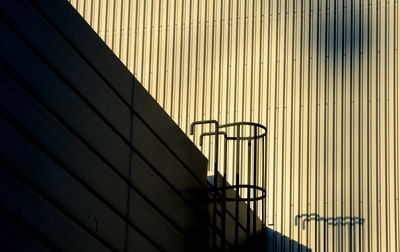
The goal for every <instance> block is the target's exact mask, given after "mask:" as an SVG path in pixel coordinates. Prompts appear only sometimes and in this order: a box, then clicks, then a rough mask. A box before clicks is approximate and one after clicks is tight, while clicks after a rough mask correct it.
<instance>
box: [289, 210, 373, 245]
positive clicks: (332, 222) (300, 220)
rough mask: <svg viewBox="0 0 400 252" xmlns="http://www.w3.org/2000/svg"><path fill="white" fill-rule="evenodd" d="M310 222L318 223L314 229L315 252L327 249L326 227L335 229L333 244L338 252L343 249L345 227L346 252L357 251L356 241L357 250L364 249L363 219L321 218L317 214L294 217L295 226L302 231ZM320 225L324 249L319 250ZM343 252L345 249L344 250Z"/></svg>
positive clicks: (327, 231)
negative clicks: (346, 238)
mask: <svg viewBox="0 0 400 252" xmlns="http://www.w3.org/2000/svg"><path fill="white" fill-rule="evenodd" d="M311 221H316V222H318V226H317V228H316V232H318V234H317V233H316V234H315V237H316V239H317V240H316V248H315V250H316V251H325V250H326V249H327V245H328V237H329V229H328V228H327V227H328V226H333V228H336V229H337V230H336V232H337V235H336V241H334V244H335V245H336V246H337V248H338V251H339V252H340V251H341V248H343V245H344V244H343V240H344V238H342V236H343V234H344V230H343V229H344V228H346V227H347V234H348V249H347V251H357V246H356V243H357V241H358V242H359V244H358V247H359V250H361V249H362V248H363V247H364V223H365V219H364V218H360V217H357V216H354V217H350V216H344V217H342V216H337V217H328V218H325V217H322V216H320V215H318V214H315V213H312V214H301V215H297V216H296V217H295V225H296V226H300V225H301V228H302V230H304V229H306V223H308V222H311ZM321 223H322V225H323V228H324V229H323V230H324V233H323V239H324V242H323V244H324V248H322V250H321ZM356 226H358V232H359V234H360V235H359V239H358V240H357V237H356V232H357V227H356ZM344 250H345V249H344Z"/></svg>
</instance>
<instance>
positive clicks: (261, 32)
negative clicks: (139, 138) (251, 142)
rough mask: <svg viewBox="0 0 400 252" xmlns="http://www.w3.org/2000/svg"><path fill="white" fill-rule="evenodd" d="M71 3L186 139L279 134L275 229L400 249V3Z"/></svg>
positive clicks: (274, 137)
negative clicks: (249, 127) (249, 129)
mask: <svg viewBox="0 0 400 252" xmlns="http://www.w3.org/2000/svg"><path fill="white" fill-rule="evenodd" d="M70 2H71V4H72V5H73V6H75V8H76V9H77V10H78V11H79V12H80V13H81V14H82V15H83V16H84V18H85V19H86V20H87V21H88V22H89V23H90V24H91V26H92V27H93V29H94V30H96V31H97V32H98V34H99V35H100V36H101V37H102V38H103V39H104V40H105V41H106V43H107V44H108V45H109V46H110V48H111V49H112V50H113V51H114V52H115V53H116V54H117V55H118V56H119V57H120V59H121V61H122V62H124V63H125V64H126V65H127V67H128V68H129V69H130V70H131V71H132V72H133V73H134V75H135V76H136V78H137V79H138V80H139V81H140V82H141V83H142V84H143V85H144V86H145V87H146V89H147V90H148V91H149V92H150V93H151V94H152V95H153V97H154V98H155V99H156V100H157V101H158V102H159V103H160V105H161V106H162V107H163V108H164V109H165V110H166V111H167V112H168V113H169V114H170V115H171V117H172V118H173V119H174V120H175V122H176V123H177V124H178V125H179V126H180V127H181V128H182V130H183V131H184V132H186V133H188V125H189V124H190V123H191V122H192V121H194V120H202V119H217V120H218V121H219V122H220V123H229V122H236V121H253V122H258V123H261V124H263V125H266V126H267V128H268V134H267V139H266V146H265V148H266V150H267V153H266V155H267V161H266V164H267V166H268V171H267V174H266V179H267V192H268V193H267V196H268V200H267V211H266V216H267V224H268V225H269V227H270V228H273V229H274V230H276V231H278V232H280V233H282V235H285V236H288V237H290V238H291V239H294V240H296V241H299V242H300V243H301V244H304V245H306V246H307V247H309V248H311V249H313V250H316V251H352V250H361V249H362V250H364V251H399V249H400V221H399V214H400V210H399V209H400V205H399V194H400V191H399V187H400V184H399V183H400V179H399V177H400V173H399V170H400V168H399V167H400V165H399V158H400V148H399V147H400V146H399V141H400V136H399V132H398V127H399V95H400V91H399V90H400V89H399V87H398V85H399V53H398V47H399V40H398V37H399V35H398V33H399V17H398V16H399V6H398V0H390V1H385V0H326V1H317V0H293V1H288V0H277V1H262V0H257V1H229V0H221V1H217V0H214V1H194V0H187V1H175V0H166V1H162V0H151V1H143V0H136V1H134V0H131V1H122V0H116V1H113V0H101V1H100V0H98V1H94V0H73V1H70ZM196 139H198V138H196ZM206 143H207V144H206V145H205V146H207V147H203V151H204V153H205V154H206V155H208V154H209V153H210V155H212V151H209V149H210V148H213V146H212V144H213V143H212V139H208V140H207V141H206ZM231 151H235V150H231ZM211 158H213V157H211ZM211 163H212V162H211ZM232 164H233V163H232ZM228 174H230V173H229V172H228ZM229 179H231V178H229ZM243 179H245V178H243ZM313 214H318V215H319V216H320V217H319V220H318V219H317V220H316V219H315V218H316V217H315V215H313ZM298 215H305V216H303V217H301V218H297V219H296V216H298ZM307 217H308V218H307ZM338 217H343V218H344V217H350V218H353V219H352V220H350V219H346V221H347V223H348V221H353V222H355V223H353V224H354V225H348V224H344V225H343V226H342V225H338V219H337V218H338ZM355 217H359V218H361V219H363V220H364V222H363V224H362V225H361V224H357V219H356V218H355ZM322 218H325V221H323V219H322ZM327 218H336V219H327ZM335 221H336V222H335ZM344 221H345V220H344ZM344 221H343V222H344ZM303 222H304V224H305V226H304V228H303V226H302V225H303ZM339 223H340V221H339ZM349 235H351V236H349ZM339 241H340V242H339ZM274 246H276V247H284V248H285V249H287V248H288V244H285V243H283V241H281V240H276V241H275V242H274Z"/></svg>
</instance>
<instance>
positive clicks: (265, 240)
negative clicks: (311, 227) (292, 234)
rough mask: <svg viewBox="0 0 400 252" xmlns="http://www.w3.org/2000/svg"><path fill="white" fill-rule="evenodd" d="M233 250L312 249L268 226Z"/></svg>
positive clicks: (307, 251)
mask: <svg viewBox="0 0 400 252" xmlns="http://www.w3.org/2000/svg"><path fill="white" fill-rule="evenodd" d="M233 251H260V252H261V251H277V252H280V251H302V252H303V251H306V252H311V251H312V250H311V249H309V248H307V247H306V246H304V245H301V244H299V243H298V242H296V241H294V240H291V239H290V238H289V237H287V236H283V235H282V234H280V233H279V232H276V231H274V230H272V229H270V228H267V227H266V228H265V230H264V231H263V232H260V233H258V234H257V235H255V236H252V237H251V238H250V239H249V240H247V241H246V243H245V244H244V245H242V246H241V247H239V248H238V249H236V250H233Z"/></svg>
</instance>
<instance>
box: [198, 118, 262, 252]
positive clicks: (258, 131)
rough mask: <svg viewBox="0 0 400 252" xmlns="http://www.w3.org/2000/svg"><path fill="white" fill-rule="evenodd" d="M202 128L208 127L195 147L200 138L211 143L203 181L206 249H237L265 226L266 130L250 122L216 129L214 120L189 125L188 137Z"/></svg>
mask: <svg viewBox="0 0 400 252" xmlns="http://www.w3.org/2000/svg"><path fill="white" fill-rule="evenodd" d="M204 125H206V126H209V127H202V130H205V132H203V131H200V132H199V133H198V134H197V135H198V136H197V137H198V138H199V145H200V146H203V143H204V137H212V138H213V140H214V141H213V142H212V143H213V151H214V152H213V156H212V157H211V158H209V160H213V166H212V169H210V171H209V176H208V177H207V178H208V182H209V185H210V193H209V196H210V201H211V204H210V207H209V212H210V217H211V220H210V222H211V223H212V230H210V234H211V237H210V249H211V251H229V250H231V249H238V248H240V246H241V245H242V244H244V242H245V241H246V240H249V239H250V238H251V237H252V236H256V235H257V234H258V233H260V232H263V227H264V226H265V221H264V220H265V217H264V213H265V199H266V190H265V172H266V169H265V136H266V128H265V127H264V126H263V125H260V124H257V123H251V122H239V123H230V124H224V125H220V124H219V123H218V122H217V121H215V120H205V121H195V122H193V123H192V125H191V134H192V135H193V134H195V128H197V127H200V126H204ZM220 138H221V140H222V141H223V142H222V144H219V141H220ZM195 139H196V136H195ZM221 147H222V148H221ZM220 148H221V151H220ZM228 148H230V149H229V151H228ZM220 153H222V154H220ZM220 156H221V157H222V158H221V160H220ZM210 167H211V164H210ZM221 173H222V175H221ZM228 173H229V174H228ZM229 175H230V177H229V178H230V183H231V184H230V183H229V182H228V176H229Z"/></svg>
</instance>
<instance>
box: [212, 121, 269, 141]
mask: <svg viewBox="0 0 400 252" xmlns="http://www.w3.org/2000/svg"><path fill="white" fill-rule="evenodd" d="M238 126H252V127H254V128H260V129H262V130H264V133H262V134H260V135H257V136H256V135H255V136H247V137H245V136H242V137H240V136H236V137H233V136H228V137H227V139H228V140H255V139H259V138H262V137H264V136H266V135H267V127H265V126H264V125H262V124H259V123H252V122H236V123H228V124H222V125H220V126H219V128H220V129H221V128H229V127H238Z"/></svg>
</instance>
